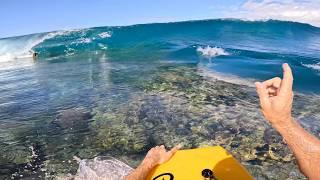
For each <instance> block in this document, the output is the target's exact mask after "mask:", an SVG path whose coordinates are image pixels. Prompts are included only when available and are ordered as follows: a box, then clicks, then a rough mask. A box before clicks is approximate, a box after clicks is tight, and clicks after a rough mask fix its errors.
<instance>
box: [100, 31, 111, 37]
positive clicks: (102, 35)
mask: <svg viewBox="0 0 320 180" xmlns="http://www.w3.org/2000/svg"><path fill="white" fill-rule="evenodd" d="M98 36H100V37H101V38H109V37H111V34H110V33H109V32H102V33H100V34H98Z"/></svg>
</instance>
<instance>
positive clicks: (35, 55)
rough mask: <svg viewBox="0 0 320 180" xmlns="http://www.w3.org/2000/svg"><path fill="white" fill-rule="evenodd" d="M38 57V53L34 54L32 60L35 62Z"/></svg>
mask: <svg viewBox="0 0 320 180" xmlns="http://www.w3.org/2000/svg"><path fill="white" fill-rule="evenodd" d="M37 57H38V53H37V52H33V53H32V58H33V60H36V59H37Z"/></svg>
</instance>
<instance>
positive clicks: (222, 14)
mask: <svg viewBox="0 0 320 180" xmlns="http://www.w3.org/2000/svg"><path fill="white" fill-rule="evenodd" d="M316 1H318V0H192V1H191V0H159V1H152V0H90V1H89V0H51V1H44V0H1V2H0V18H1V20H0V27H1V28H0V38H1V37H10V36H16V35H23V34H30V33H37V32H47V31H53V30H64V29H74V28H83V27H93V26H108V25H129V24H137V23H150V22H168V21H181V20H195V19H214V18H243V19H250V20H251V19H253V20H254V19H269V18H272V19H281V20H293V21H299V22H307V23H311V24H314V25H318V23H319V25H320V12H319V9H320V5H318V4H320V3H319V2H316Z"/></svg>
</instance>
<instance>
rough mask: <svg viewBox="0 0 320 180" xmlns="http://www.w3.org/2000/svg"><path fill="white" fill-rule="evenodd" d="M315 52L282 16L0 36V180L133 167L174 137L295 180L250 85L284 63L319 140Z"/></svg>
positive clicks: (311, 32) (319, 34)
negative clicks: (100, 159)
mask: <svg viewBox="0 0 320 180" xmlns="http://www.w3.org/2000/svg"><path fill="white" fill-rule="evenodd" d="M319 49H320V29H319V28H316V27H313V26H310V25H307V24H300V23H293V22H282V21H265V22H253V21H250V22H247V21H240V20H206V21H190V22H177V23H164V24H145V25H133V26H126V27H96V28H89V29H79V30H72V31H57V32H49V33H41V34H33V35H26V36H21V37H12V38H6V39H0V64H1V66H0V84H1V87H0V123H1V124H0V127H1V129H0V148H1V152H4V153H3V154H2V155H1V156H0V177H1V178H10V177H15V178H18V177H20V176H22V177H30V178H40V179H43V178H47V179H50V178H54V177H57V176H60V175H65V174H68V173H72V174H75V173H76V170H77V167H78V166H77V163H76V162H75V161H73V156H77V157H80V158H82V159H87V158H89V159H90V158H93V157H96V156H100V155H110V156H113V157H116V158H118V159H121V160H123V161H124V162H126V163H127V164H129V165H130V166H132V167H134V166H136V165H137V164H138V162H139V161H140V160H141V158H142V157H143V155H144V154H145V153H146V151H147V150H148V149H149V148H150V147H152V146H154V145H157V144H165V145H167V146H169V147H170V146H173V145H175V144H178V143H181V142H182V143H183V144H184V145H185V148H195V147H199V146H203V145H222V146H223V147H225V148H226V149H228V150H229V151H231V152H233V154H234V155H235V156H236V157H237V158H238V159H239V160H240V161H241V163H242V164H243V165H245V166H246V167H247V168H248V169H249V171H250V172H251V173H252V174H253V175H254V176H256V177H260V178H262V179H263V178H265V179H268V178H269V179H276V178H279V177H280V178H282V179H285V178H288V177H291V178H293V179H301V178H303V176H302V175H301V174H299V171H298V169H297V166H296V163H295V161H294V160H293V159H292V157H291V154H290V151H289V150H288V148H287V147H286V145H285V144H284V143H283V142H282V141H281V138H280V137H279V135H278V134H277V133H276V132H274V130H272V128H270V126H269V125H268V124H267V123H266V122H265V120H264V119H263V117H262V115H261V113H260V111H259V106H258V102H257V96H256V93H255V89H254V87H253V82H254V81H257V80H259V81H260V80H265V79H268V78H271V77H274V76H281V73H282V70H281V64H282V63H285V62H287V63H289V64H290V65H291V67H292V68H293V72H294V75H295V84H294V90H295V92H296V94H297V96H296V101H295V105H294V115H295V117H296V118H297V119H298V120H299V121H300V122H301V123H302V124H303V126H304V127H305V128H306V129H307V130H308V131H310V132H311V133H313V134H315V135H316V136H318V137H319V136H320V122H319V120H320V116H319V113H318V112H319V110H320V104H319V103H320V97H319V96H320V51H319ZM32 52H37V53H38V54H39V56H38V58H37V59H36V60H33V59H32ZM270 151H271V152H273V154H270Z"/></svg>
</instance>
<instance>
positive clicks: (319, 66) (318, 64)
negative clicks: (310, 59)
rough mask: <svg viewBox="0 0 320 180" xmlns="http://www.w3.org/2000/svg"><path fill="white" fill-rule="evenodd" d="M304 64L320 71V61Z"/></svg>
mask: <svg viewBox="0 0 320 180" xmlns="http://www.w3.org/2000/svg"><path fill="white" fill-rule="evenodd" d="M302 65H303V66H305V67H307V68H311V69H314V70H317V71H320V62H319V63H317V64H302Z"/></svg>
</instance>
